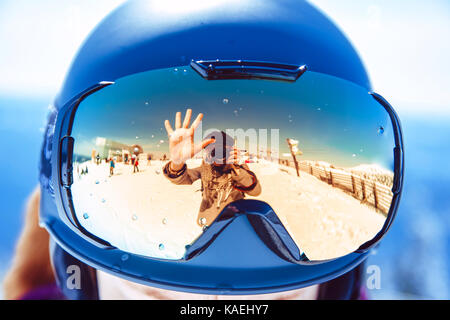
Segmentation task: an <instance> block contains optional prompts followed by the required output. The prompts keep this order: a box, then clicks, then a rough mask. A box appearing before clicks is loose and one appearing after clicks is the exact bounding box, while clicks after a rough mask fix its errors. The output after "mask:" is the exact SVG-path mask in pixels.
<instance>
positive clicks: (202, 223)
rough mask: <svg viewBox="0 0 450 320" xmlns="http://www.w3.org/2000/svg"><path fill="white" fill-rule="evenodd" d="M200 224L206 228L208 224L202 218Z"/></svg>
mask: <svg viewBox="0 0 450 320" xmlns="http://www.w3.org/2000/svg"><path fill="white" fill-rule="evenodd" d="M200 224H201V225H202V226H204V225H205V224H206V218H201V219H200Z"/></svg>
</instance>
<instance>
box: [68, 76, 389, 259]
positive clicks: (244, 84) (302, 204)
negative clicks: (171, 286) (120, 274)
mask: <svg viewBox="0 0 450 320" xmlns="http://www.w3.org/2000/svg"><path fill="white" fill-rule="evenodd" d="M199 114H202V115H203V118H202V116H201V115H200V116H199ZM200 120H202V121H200ZM72 136H73V137H74V139H75V143H74V165H73V177H74V181H73V184H72V186H71V191H72V198H73V203H74V210H75V215H76V217H77V219H78V221H79V223H80V224H81V225H82V226H83V227H84V228H85V229H86V230H87V231H89V232H90V233H92V234H94V235H95V236H97V237H99V238H101V239H103V240H105V241H107V242H109V243H111V244H112V245H113V246H116V247H118V248H120V249H122V250H124V251H128V252H132V253H137V254H141V255H145V256H150V257H160V258H167V259H181V258H183V256H184V255H185V253H186V246H188V245H191V244H192V243H194V242H195V241H196V240H197V239H198V238H199V237H200V236H201V235H202V233H203V232H204V231H205V227H208V226H211V224H212V223H213V222H214V220H215V219H216V217H217V216H218V215H219V213H220V212H221V211H222V210H223V209H224V208H225V206H226V205H228V204H230V203H232V202H234V201H236V200H241V199H257V200H260V201H264V202H266V203H267V204H269V205H270V206H271V207H272V208H273V210H274V212H275V213H276V215H277V216H278V218H279V219H280V221H281V222H282V224H283V225H284V227H285V229H286V230H287V231H288V233H289V235H290V237H291V238H292V240H293V241H294V242H295V243H296V245H297V246H298V248H300V250H301V251H302V252H304V253H305V255H306V256H307V257H308V258H309V259H310V260H323V259H331V258H335V257H339V256H342V255H345V254H348V253H351V252H353V251H354V250H356V249H357V248H358V247H360V246H361V245H362V244H363V243H365V242H367V241H369V240H371V239H372V238H373V237H374V236H375V235H376V234H377V233H378V232H379V231H380V230H381V229H382V227H383V225H384V223H385V220H386V217H387V214H388V212H389V208H390V206H391V200H392V192H391V189H392V185H393V179H394V173H393V165H394V159H393V147H394V137H393V128H392V124H391V121H390V117H389V115H388V113H387V112H386V111H385V109H384V108H383V107H382V106H381V105H380V104H378V103H377V102H376V101H375V99H373V97H371V96H370V95H369V94H368V93H367V92H366V91H365V90H364V89H363V88H361V87H359V86H357V85H354V84H352V83H350V82H347V81H344V80H341V79H338V78H335V77H332V76H328V75H324V74H319V73H315V72H309V71H308V72H306V73H305V74H304V75H303V76H302V77H301V78H299V79H298V80H297V81H296V82H293V83H287V82H277V81H270V80H219V81H211V80H206V79H204V78H202V77H200V76H199V75H198V74H197V73H196V72H195V71H194V70H192V69H191V68H190V67H184V68H183V67H181V68H176V69H160V70H156V71H149V72H145V73H140V74H135V75H131V76H128V77H125V78H122V79H120V80H118V81H117V82H115V83H114V84H112V85H110V86H108V87H105V88H103V89H101V90H100V91H98V92H96V93H94V94H92V95H90V96H88V97H87V98H86V99H85V100H83V101H82V102H81V104H80V105H79V107H78V109H77V112H76V115H75V119H74V123H73V131H72ZM217 159H223V160H225V161H215V160H217ZM236 237H239V235H236Z"/></svg>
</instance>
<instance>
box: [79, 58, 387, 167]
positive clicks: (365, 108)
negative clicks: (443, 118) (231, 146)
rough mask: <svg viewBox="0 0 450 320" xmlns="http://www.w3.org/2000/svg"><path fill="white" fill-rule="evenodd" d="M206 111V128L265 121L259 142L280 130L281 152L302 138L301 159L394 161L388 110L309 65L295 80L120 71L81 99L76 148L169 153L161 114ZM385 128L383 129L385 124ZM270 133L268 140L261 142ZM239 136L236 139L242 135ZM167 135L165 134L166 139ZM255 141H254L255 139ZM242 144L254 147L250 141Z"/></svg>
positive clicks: (347, 163)
mask: <svg viewBox="0 0 450 320" xmlns="http://www.w3.org/2000/svg"><path fill="white" fill-rule="evenodd" d="M187 108H192V109H193V112H194V114H196V113H199V112H202V113H203V114H204V120H203V125H202V129H203V135H202V136H203V137H204V136H206V134H207V130H210V129H213V128H214V129H218V130H224V131H226V130H229V129H233V130H237V129H243V130H244V131H246V132H248V130H255V131H254V132H255V133H257V134H258V135H259V130H260V129H266V130H267V133H268V134H267V135H264V137H261V136H258V142H257V143H258V144H259V145H258V146H259V147H260V148H261V149H263V150H266V149H268V148H270V147H271V141H272V137H271V136H270V133H271V130H273V129H275V130H279V131H278V132H279V138H278V139H276V141H277V143H279V154H280V155H281V157H282V158H284V159H287V158H290V156H283V154H289V153H290V151H289V147H288V145H287V143H286V139H287V138H292V139H296V140H299V148H300V149H301V150H302V151H303V155H302V156H300V157H299V159H301V160H320V161H326V162H329V163H331V164H333V165H336V166H343V167H351V166H356V165H359V164H363V163H364V164H378V165H381V166H382V167H384V168H386V169H391V170H392V168H393V163H392V161H393V157H392V156H393V153H392V149H393V145H394V140H393V135H392V125H391V123H390V118H389V116H388V114H387V112H386V111H385V110H384V108H383V107H382V106H381V105H379V104H378V103H377V102H376V101H375V100H374V99H373V98H372V97H371V96H370V95H368V94H367V92H366V90H364V89H363V88H360V87H358V86H356V85H354V84H352V83H349V82H346V81H343V80H339V79H337V78H334V77H330V76H326V75H322V74H318V73H314V72H306V73H305V74H304V75H303V76H302V77H301V78H300V79H299V80H297V82H295V83H286V82H279V81H268V80H225V81H207V80H205V79H203V78H201V77H200V76H199V75H198V74H197V73H196V72H195V71H193V70H192V69H191V68H190V67H185V68H183V67H180V68H172V69H164V70H157V71H150V72H145V73H141V74H138V75H133V76H129V77H125V78H123V79H119V80H118V81H117V82H116V83H115V84H113V85H111V86H108V87H106V88H104V89H102V90H100V91H98V92H96V93H94V94H93V95H91V96H89V97H88V98H87V99H86V100H84V101H83V102H82V103H81V104H80V106H79V107H78V110H77V113H76V116H75V121H74V127H73V133H72V135H73V136H74V138H75V153H76V154H78V155H81V156H85V157H90V156H91V154H92V150H93V149H95V148H96V146H95V142H96V138H97V137H103V138H107V139H109V140H113V141H117V142H120V143H124V144H128V145H134V144H139V145H141V146H143V148H144V152H147V153H153V154H155V155H156V157H160V156H161V154H163V153H168V152H169V149H168V143H167V133H166V130H165V128H164V120H165V119H169V120H170V121H171V122H172V124H173V122H174V117H175V113H176V112H177V111H183V112H184V111H185V110H186V109H187ZM380 128H381V129H380ZM261 139H262V141H267V147H265V146H260V145H261ZM238 140H239V139H238ZM161 141H162V142H161ZM253 142H254V143H253V144H256V141H254V140H253ZM249 144H250V143H249V142H248V140H247V143H246V145H245V146H244V145H243V147H245V149H247V150H248V149H250V150H257V146H254V148H253V149H252V146H250V145H249Z"/></svg>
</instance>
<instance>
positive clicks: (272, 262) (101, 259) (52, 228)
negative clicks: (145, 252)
mask: <svg viewBox="0 0 450 320" xmlns="http://www.w3.org/2000/svg"><path fill="white" fill-rule="evenodd" d="M191 59H195V60H200V59H203V60H213V59H221V60H239V59H240V60H254V61H269V62H278V63H285V64H293V65H303V64H306V65H307V66H308V68H309V70H313V71H316V72H321V73H325V74H329V75H332V76H336V77H340V78H342V79H345V80H348V81H351V82H353V83H356V84H357V85H360V86H362V87H364V88H366V89H367V90H370V82H369V79H368V76H367V73H366V71H365V69H364V66H363V64H362V62H361V60H360V58H359V57H358V54H357V53H356V51H355V50H354V48H353V47H352V45H351V44H350V42H349V41H348V40H347V39H346V37H345V36H344V35H343V34H342V33H341V32H340V31H339V29H338V28H337V27H336V26H335V25H334V24H333V23H332V22H331V21H330V20H329V19H328V18H327V17H326V16H325V15H324V14H322V13H321V12H320V11H318V10H317V9H316V8H314V7H313V6H311V5H310V4H309V3H307V2H306V1H300V0H263V1H262V0H239V1H234V0H226V1H224V0H209V1H202V2H200V1H197V0H193V1H184V2H181V1H178V2H177V3H176V4H174V3H171V1H159V0H155V1H149V0H136V1H130V2H127V3H125V4H124V5H122V6H120V7H119V8H118V9H116V10H115V11H113V12H112V13H111V14H110V15H109V16H107V17H106V18H105V19H104V20H103V21H102V22H101V23H100V24H99V25H98V26H97V27H96V29H95V30H94V31H93V32H92V33H91V34H90V36H89V37H88V38H87V40H86V41H85V43H84V44H83V46H82V47H81V49H80V50H79V52H78V54H77V55H76V57H75V59H74V61H73V63H72V65H71V67H70V70H69V72H68V74H67V77H66V79H65V82H64V84H63V86H62V88H61V90H60V93H59V95H58V96H57V98H56V100H55V109H54V111H53V113H51V115H50V117H49V124H48V126H47V131H46V136H45V141H44V146H43V151H42V158H41V159H42V160H41V190H42V193H41V194H42V196H41V221H42V222H43V223H44V224H45V226H46V228H47V230H48V231H49V232H50V234H51V235H52V236H53V239H54V240H56V242H57V244H58V245H59V246H60V247H62V248H63V249H64V250H65V251H66V252H68V253H69V254H71V255H73V256H74V257H76V258H77V259H78V260H80V261H82V262H84V263H87V264H89V265H91V266H93V267H95V268H97V269H100V270H104V271H108V272H111V273H113V274H116V275H118V276H121V277H124V278H126V279H130V280H133V281H138V282H142V283H145V284H151V285H153V286H156V287H160V288H166V289H177V290H183V291H189V292H200V293H222V294H239V293H240V294H252V293H266V292H274V291H282V290H288V289H295V288H300V287H305V286H309V285H312V284H316V283H321V282H324V281H327V280H330V279H333V278H336V277H338V276H340V275H342V274H344V273H346V272H348V271H349V270H351V269H353V268H354V267H355V266H357V265H358V264H360V263H361V262H362V261H363V260H364V259H365V258H366V257H367V255H368V252H364V253H363V252H355V253H352V254H349V255H347V256H344V257H341V258H339V259H336V260H333V261H327V262H323V263H319V264H315V265H309V266H305V265H297V264H293V263H290V262H287V261H284V260H282V259H280V258H279V257H277V256H276V255H275V254H274V253H273V252H272V251H271V250H270V249H268V248H267V247H266V246H265V244H264V243H262V241H261V240H260V239H259V238H258V237H257V236H256V235H255V233H254V232H253V231H252V229H251V227H250V226H249V224H248V221H246V219H244V217H242V218H238V219H236V220H235V221H234V222H233V223H232V224H230V226H229V227H228V228H227V230H225V231H224V232H223V233H222V234H221V235H220V236H219V237H218V238H217V239H216V241H215V242H214V243H213V244H212V245H211V246H210V248H209V249H208V250H206V251H205V252H204V253H203V254H202V255H200V256H198V257H196V258H195V259H192V260H189V261H185V262H182V263H180V262H174V261H162V260H156V259H146V258H145V257H141V256H135V255H132V254H129V255H128V254H126V253H124V252H122V251H120V250H118V249H112V250H111V249H110V250H105V249H104V248H101V247H99V246H96V245H94V244H92V243H91V242H89V241H86V240H84V239H82V238H80V237H79V236H78V235H77V234H75V232H73V230H71V229H70V228H69V227H68V226H67V225H65V224H64V223H63V222H62V221H61V219H60V217H59V214H58V208H57V203H56V202H55V196H54V192H55V190H54V189H56V186H57V184H58V183H59V182H58V181H57V177H55V176H54V175H53V176H52V168H51V159H52V149H54V148H55V146H57V141H52V140H53V134H54V132H55V129H56V131H58V128H55V122H56V119H57V113H58V110H59V109H61V108H62V107H63V106H64V105H65V104H66V103H67V102H68V101H69V100H70V99H72V98H73V97H75V96H77V95H78V94H79V93H80V92H82V91H84V90H86V89H87V88H89V87H91V86H92V85H95V84H97V83H99V82H101V81H115V80H116V79H119V78H121V77H124V76H127V75H130V74H133V73H138V72H143V71H147V70H152V69H159V68H168V67H175V66H182V65H187V64H189V62H190V60H191ZM59 209H60V210H61V209H62V208H59ZM237 234H238V235H239V236H237ZM248 248H251V251H248V250H247V249H248ZM246 250H247V251H246ZM57 251H58V250H54V252H57ZM124 254H126V255H127V259H126V263H125V262H124V260H123V255H124ZM61 261H62V260H61V259H60V260H53V263H55V264H58V263H63V262H61Z"/></svg>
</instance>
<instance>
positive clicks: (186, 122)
mask: <svg viewBox="0 0 450 320" xmlns="http://www.w3.org/2000/svg"><path fill="white" fill-rule="evenodd" d="M191 116H192V110H191V109H187V110H186V116H185V117H184V122H183V128H186V129H187V128H188V127H189V123H190V122H191Z"/></svg>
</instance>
